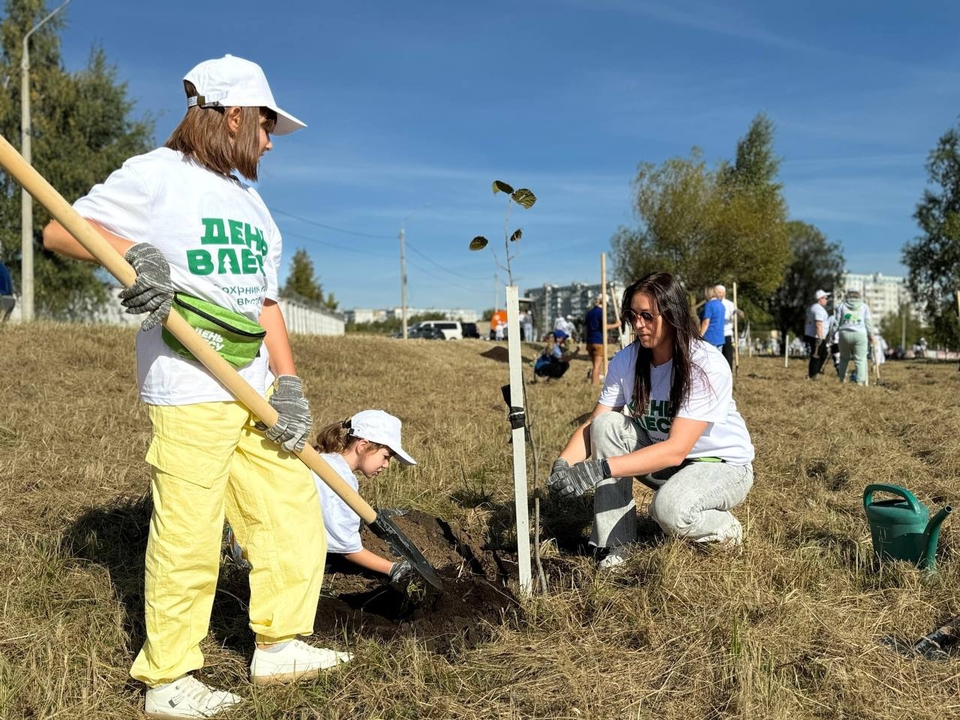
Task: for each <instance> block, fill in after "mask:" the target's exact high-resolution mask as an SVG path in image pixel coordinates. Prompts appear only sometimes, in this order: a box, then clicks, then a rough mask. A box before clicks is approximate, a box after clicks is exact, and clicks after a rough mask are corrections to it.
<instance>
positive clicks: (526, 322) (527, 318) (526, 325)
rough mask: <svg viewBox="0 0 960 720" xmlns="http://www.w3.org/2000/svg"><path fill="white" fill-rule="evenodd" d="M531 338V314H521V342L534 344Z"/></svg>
mask: <svg viewBox="0 0 960 720" xmlns="http://www.w3.org/2000/svg"><path fill="white" fill-rule="evenodd" d="M535 339H536V338H534V337H533V313H532V312H525V313H524V314H523V340H524V342H534V340H535Z"/></svg>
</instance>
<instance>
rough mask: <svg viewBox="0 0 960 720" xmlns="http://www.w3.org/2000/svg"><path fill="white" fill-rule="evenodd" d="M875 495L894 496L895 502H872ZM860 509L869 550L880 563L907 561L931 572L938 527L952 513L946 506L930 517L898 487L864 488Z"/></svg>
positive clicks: (934, 563)
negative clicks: (867, 530) (870, 539)
mask: <svg viewBox="0 0 960 720" xmlns="http://www.w3.org/2000/svg"><path fill="white" fill-rule="evenodd" d="M875 492H885V493H890V494H892V495H897V496H899V497H897V498H896V499H895V500H881V501H879V502H873V494H874V493H875ZM863 509H864V510H865V511H866V513H867V522H869V523H870V534H871V535H872V536H873V550H874V552H875V553H876V554H877V555H878V556H879V557H880V559H881V560H907V561H909V562H911V563H913V564H914V565H916V566H918V567H921V568H926V569H927V570H931V571H932V570H935V569H936V567H937V539H938V538H939V537H940V524H941V523H942V522H943V521H944V520H946V519H947V515H949V514H950V513H952V512H953V508H952V507H950V506H949V505H946V506H944V507H943V508H942V509H941V510H940V512H938V513H937V514H936V515H934V516H933V519H932V520H929V521H928V519H929V518H930V511H929V510H927V508H926V506H925V505H924V504H923V503H921V502H919V501H918V500H917V499H916V498H915V497H914V496H913V493H911V492H910V491H909V490H907V489H906V488H902V487H900V486H898V485H883V484H876V485H867V487H866V489H865V490H864V491H863Z"/></svg>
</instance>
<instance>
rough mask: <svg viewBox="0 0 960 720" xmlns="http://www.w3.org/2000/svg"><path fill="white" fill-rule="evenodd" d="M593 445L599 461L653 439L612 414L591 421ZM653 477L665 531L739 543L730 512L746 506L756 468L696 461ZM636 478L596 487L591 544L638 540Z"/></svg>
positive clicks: (653, 513)
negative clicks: (635, 499)
mask: <svg viewBox="0 0 960 720" xmlns="http://www.w3.org/2000/svg"><path fill="white" fill-rule="evenodd" d="M590 443H591V446H592V448H593V457H595V458H598V459H599V458H605V457H616V456H618V455H626V454H627V453H631V452H633V451H634V450H638V449H640V448H642V447H646V446H648V445H652V444H653V441H652V440H651V439H650V436H649V435H647V432H646V430H643V429H642V428H641V427H640V426H639V425H638V424H637V422H636V421H635V420H634V419H633V418H630V417H627V416H626V415H624V414H623V413H619V412H608V413H603V414H602V415H598V416H597V417H596V418H594V420H593V422H592V423H591V426H590ZM648 478H649V479H650V480H652V481H653V482H654V483H655V484H658V485H659V486H660V489H659V490H657V491H656V493H655V494H654V496H653V502H652V503H651V505H650V517H652V518H653V519H654V520H655V521H656V522H657V524H658V525H659V526H660V527H661V528H662V529H663V531H664V532H666V533H667V534H669V535H676V536H678V537H684V538H689V539H690V540H694V541H696V542H713V541H730V542H733V543H739V542H740V540H741V538H742V536H743V529H742V528H741V526H740V521H739V520H737V519H736V518H735V517H734V516H733V514H732V513H731V512H730V510H731V508H734V507H736V506H737V505H739V504H740V503H741V502H743V499H744V498H745V497H746V496H747V492H748V491H749V490H750V487H751V486H752V485H753V466H752V465H730V464H728V463H717V462H695V463H690V464H689V465H686V466H682V467H680V468H667V469H665V470H661V471H658V472H656V473H654V474H652V475H650V476H648ZM633 480H634V478H632V477H625V478H610V479H609V480H603V481H601V482H600V484H599V485H597V488H596V494H595V495H594V499H593V514H594V521H593V534H592V535H591V536H590V544H591V545H596V546H597V547H616V546H618V545H626V544H628V543H633V542H636V540H637V510H636V505H635V504H634V501H633Z"/></svg>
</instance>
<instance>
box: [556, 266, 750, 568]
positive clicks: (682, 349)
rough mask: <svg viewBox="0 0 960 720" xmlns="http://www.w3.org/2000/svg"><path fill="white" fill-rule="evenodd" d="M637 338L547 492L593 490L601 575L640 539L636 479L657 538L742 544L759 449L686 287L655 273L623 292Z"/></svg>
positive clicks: (615, 366)
mask: <svg viewBox="0 0 960 720" xmlns="http://www.w3.org/2000/svg"><path fill="white" fill-rule="evenodd" d="M621 317H623V318H624V320H625V321H626V322H628V323H630V324H631V325H632V326H633V330H634V334H635V336H636V340H634V341H633V342H632V343H631V344H630V345H628V346H627V347H626V348H624V349H623V350H621V351H620V352H618V353H617V354H616V355H615V356H614V358H613V360H612V361H611V362H610V368H609V372H608V373H607V377H606V380H605V382H604V386H603V390H601V392H600V398H599V400H598V401H597V406H596V408H594V410H593V413H592V414H591V415H590V419H589V420H588V421H587V422H586V423H584V424H583V425H581V426H580V427H578V428H577V429H576V431H574V433H573V435H572V436H571V437H570V440H569V441H568V442H567V444H566V446H565V447H564V448H563V451H562V452H561V453H560V457H559V458H558V459H557V460H556V462H554V464H553V468H552V471H551V474H550V477H549V478H548V480H547V485H548V486H549V487H550V489H551V491H552V492H553V493H554V494H556V495H558V496H559V497H560V498H565V497H569V496H579V495H583V494H584V493H586V492H588V491H590V490H594V491H595V493H594V500H593V512H594V525H593V533H592V535H591V536H590V544H591V545H593V546H594V547H595V548H596V549H597V552H598V555H602V554H603V553H606V554H605V556H604V557H602V558H601V559H600V562H599V567H600V568H601V569H614V568H616V567H618V566H619V565H621V564H622V563H623V562H624V561H625V555H626V554H627V553H628V552H629V546H630V545H631V544H632V543H635V542H636V540H637V514H636V505H635V503H634V494H633V481H634V479H635V478H636V479H638V480H640V481H641V482H643V483H644V484H645V485H648V486H649V487H652V488H657V489H656V491H655V495H654V497H653V501H652V502H651V505H650V517H652V518H653V519H654V520H655V521H656V522H657V524H658V525H659V526H660V527H661V529H663V531H664V532H666V533H668V534H670V535H674V536H677V537H681V538H686V539H689V540H692V541H694V542H698V543H707V542H719V543H726V544H730V545H738V544H740V542H741V540H742V536H743V528H742V527H741V525H740V522H739V520H737V518H736V517H735V516H734V515H733V513H732V512H731V510H732V509H733V508H734V507H736V506H737V505H739V504H740V503H741V502H743V500H744V499H745V498H746V496H747V493H748V492H749V490H750V487H751V486H752V485H753V466H752V463H753V458H754V449H753V444H752V443H751V441H750V433H749V432H748V431H747V427H746V425H745V424H744V422H743V418H742V417H741V416H740V414H739V413H738V412H737V405H736V402H735V401H734V399H733V395H732V392H733V374H732V373H731V371H730V367H729V366H728V365H727V363H726V362H725V361H724V359H723V356H722V355H721V354H720V351H719V350H717V349H716V348H715V347H713V346H711V345H710V344H709V343H707V342H705V341H704V340H703V339H702V338H701V337H700V336H699V333H698V332H697V324H696V316H695V315H694V314H693V313H692V312H691V310H690V307H689V305H688V302H687V294H686V291H685V290H684V288H683V285H681V284H680V282H679V281H678V280H677V279H676V278H674V277H673V276H672V275H671V274H669V273H665V272H659V273H651V274H650V275H647V276H646V277H644V278H641V279H640V280H638V281H636V282H635V283H633V284H632V285H630V287H628V288H627V289H626V291H625V292H624V294H623V311H622V313H621Z"/></svg>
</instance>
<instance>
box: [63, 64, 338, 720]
mask: <svg viewBox="0 0 960 720" xmlns="http://www.w3.org/2000/svg"><path fill="white" fill-rule="evenodd" d="M183 85H184V89H185V91H186V95H187V103H186V104H187V112H186V115H185V116H184V118H183V119H182V120H181V121H180V124H179V125H178V126H177V127H176V129H174V131H173V134H172V135H171V136H170V138H169V139H168V140H167V142H166V145H165V146H164V147H162V148H159V149H157V150H154V151H152V152H150V153H147V154H145V155H140V156H137V157H134V158H131V159H129V160H128V161H127V162H126V163H124V165H123V167H121V168H120V169H119V170H117V171H116V172H114V173H113V174H112V175H110V177H109V178H107V180H106V181H105V182H104V183H103V184H100V185H97V186H95V187H94V188H93V189H92V190H91V191H90V193H89V194H88V195H87V196H86V197H83V198H81V199H80V200H78V201H77V203H76V204H75V208H76V209H77V210H78V211H79V212H80V214H81V215H83V216H84V217H86V218H88V219H90V220H91V221H92V222H93V223H94V226H95V227H96V228H97V229H98V230H99V232H100V233H101V234H102V235H103V236H104V238H105V239H106V240H107V241H108V242H109V243H110V244H111V245H112V246H113V247H114V249H116V250H117V251H118V252H120V253H122V254H123V255H124V257H125V258H126V259H127V261H128V262H129V263H130V264H131V265H132V266H133V268H134V269H135V270H136V272H137V277H136V281H135V283H134V284H133V285H132V286H131V287H130V288H128V289H126V290H124V291H123V292H122V293H121V294H120V297H121V298H122V304H123V305H124V306H125V307H126V308H127V312H131V313H149V315H148V316H147V318H146V319H145V320H144V321H143V323H142V325H141V332H140V333H138V335H137V370H138V373H137V374H138V380H139V385H140V397H141V399H142V400H143V401H144V402H145V403H146V404H147V405H148V409H149V415H150V421H151V424H152V426H153V437H152V440H151V443H150V448H149V450H148V452H147V462H148V463H149V464H150V465H151V466H152V477H151V490H152V494H153V503H154V511H153V517H152V518H151V521H150V535H149V542H148V544H147V554H146V563H145V564H146V585H145V595H146V598H145V600H146V635H147V637H146V642H145V643H144V646H143V649H142V650H141V651H140V653H139V655H138V656H137V658H136V660H135V662H134V664H133V668H132V669H131V675H132V676H133V677H134V678H136V679H137V680H140V681H141V682H143V683H145V684H146V685H147V686H148V687H149V689H148V690H147V697H146V712H147V714H148V715H150V716H152V717H180V718H194V717H210V716H212V715H214V714H217V713H218V712H220V711H221V710H225V709H227V708H229V707H231V706H232V705H235V704H236V703H238V702H240V697H239V696H237V695H234V694H232V693H228V692H223V691H215V690H213V689H212V688H209V687H207V686H206V685H204V684H203V683H201V682H200V681H199V680H197V679H196V678H194V677H193V676H192V675H190V674H189V673H190V672H191V671H194V670H197V669H199V668H201V667H202V666H203V655H202V654H201V652H200V643H201V641H202V640H203V639H204V637H205V636H206V634H207V629H208V625H209V621H210V612H211V608H212V605H213V596H214V591H215V589H216V584H217V575H218V572H219V557H220V538H221V533H222V528H223V520H224V515H225V514H226V516H227V517H228V518H229V519H230V523H231V525H232V527H233V530H234V532H235V533H236V536H237V539H238V540H239V541H240V542H241V543H242V544H243V545H244V547H245V548H246V550H247V555H248V558H249V560H250V563H251V565H252V566H253V570H252V572H251V574H250V607H249V609H250V627H251V629H252V630H253V631H254V632H255V633H256V640H257V647H256V649H255V651H254V654H253V661H252V664H251V667H250V675H251V679H252V680H253V682H255V683H273V682H282V681H288V680H294V679H297V678H299V677H303V676H316V675H317V674H318V673H319V671H321V670H322V669H324V668H328V667H332V666H334V665H337V664H339V663H341V662H346V661H347V660H348V659H349V655H348V654H346V653H338V652H335V651H333V650H325V649H320V648H314V647H311V646H309V645H307V644H305V643H303V642H301V641H299V640H297V639H296V638H297V635H300V634H304V635H308V634H310V633H311V632H312V631H313V622H314V616H315V613H316V607H317V600H318V598H319V594H320V587H321V584H322V580H323V565H322V564H320V565H319V566H318V564H317V562H316V558H317V556H318V555H322V554H323V552H324V548H325V542H324V533H323V526H322V525H321V524H319V523H317V522H316V519H315V516H314V514H313V513H312V512H311V509H312V508H315V507H316V505H315V503H316V502H317V491H316V488H315V486H314V484H313V483H312V482H311V478H310V472H309V471H308V470H307V469H306V467H305V466H304V465H303V464H302V463H301V462H300V461H299V460H298V459H297V457H296V456H295V455H294V454H293V453H294V452H295V451H297V450H300V449H302V448H303V445H304V443H305V441H306V437H307V434H308V433H309V432H310V425H311V417H310V410H309V407H308V404H307V400H306V398H305V397H304V394H303V387H302V383H301V381H300V378H299V377H297V371H296V367H295V365H294V362H293V355H292V353H291V350H290V343H289V339H288V337H287V331H286V326H285V324H284V320H283V315H282V314H281V311H280V307H279V305H278V304H277V300H278V298H279V286H278V283H277V272H278V271H279V269H280V258H281V245H282V243H281V237H280V232H279V230H278V229H277V226H276V224H275V223H274V221H273V218H272V217H271V216H270V212H269V211H268V210H267V207H266V205H265V204H264V202H263V200H262V199H261V198H260V195H259V194H258V193H257V191H256V190H255V189H254V188H253V187H251V186H250V185H248V184H247V183H245V182H243V181H242V180H241V176H242V177H245V178H247V179H249V180H256V179H257V175H258V166H259V163H260V160H261V158H262V156H263V154H264V153H265V152H267V151H268V150H270V149H271V147H272V143H271V139H270V136H271V134H275V135H285V134H287V133H290V132H293V131H294V130H298V129H300V128H303V127H305V125H304V124H303V123H302V122H300V121H299V120H297V119H296V118H295V117H293V116H292V115H290V114H288V113H285V112H284V111H283V110H281V109H280V108H279V107H278V106H277V104H276V102H275V101H274V99H273V94H272V92H271V91H270V87H269V85H268V84H267V80H266V77H265V76H264V74H263V70H261V69H260V67H259V66H258V65H256V64H255V63H252V62H249V61H247V60H242V59H240V58H237V57H233V56H230V55H227V56H226V57H223V58H220V59H217V60H209V61H207V62H203V63H201V64H199V65H197V66H196V67H195V68H193V69H192V70H191V71H190V72H189V73H187V75H186V77H185V78H184V82H183ZM44 244H45V246H46V247H47V248H48V249H51V250H55V251H56V252H59V253H62V254H64V255H67V256H70V257H74V258H78V259H81V260H92V258H91V256H90V255H89V254H88V253H87V252H86V251H85V250H84V249H83V248H82V247H81V246H80V245H79V244H78V243H77V242H76V241H75V240H74V239H73V238H72V237H71V236H70V235H69V234H68V233H67V232H66V231H65V230H64V229H63V227H61V226H60V225H59V224H58V223H56V222H52V223H51V224H50V225H48V226H47V228H46V229H45V230H44ZM171 307H173V308H175V309H176V311H177V312H178V313H180V314H182V315H184V317H185V319H187V321H188V322H191V324H194V323H196V324H195V327H197V326H198V325H199V321H198V320H197V319H196V318H197V317H198V316H199V315H205V316H207V317H208V318H212V319H213V321H215V324H214V326H213V327H214V328H215V330H213V331H211V330H210V329H209V328H208V329H207V330H205V332H206V337H207V338H208V340H209V341H210V343H211V345H212V346H213V347H215V348H216V349H217V351H218V352H220V353H221V355H223V356H224V359H226V360H228V362H231V363H232V364H233V365H234V366H235V367H236V368H237V370H238V372H239V373H240V374H241V375H242V376H243V377H244V378H245V379H246V380H247V381H248V382H249V383H250V384H251V385H252V386H253V387H255V388H256V389H257V390H259V391H260V392H261V393H262V394H263V395H264V396H265V397H266V396H268V395H269V396H270V404H271V405H273V406H274V408H276V410H277V412H278V414H279V419H278V421H277V422H276V424H274V425H273V426H272V427H270V428H263V427H262V426H261V427H260V428H258V427H257V426H256V425H255V423H254V420H253V418H252V417H251V415H250V413H249V412H248V411H247V410H246V409H245V408H244V407H243V406H242V405H240V404H239V403H237V402H236V401H235V400H234V399H233V398H232V397H231V396H230V395H229V394H228V393H227V391H226V390H225V389H224V388H223V387H222V386H221V385H220V384H219V383H218V382H217V381H216V380H215V379H214V378H213V376H211V375H210V374H209V373H208V372H207V370H206V369H205V368H204V367H203V366H202V365H200V364H199V363H198V362H196V361H195V360H193V359H192V356H190V355H189V353H188V352H186V351H185V349H184V348H183V347H182V346H179V347H178V344H177V343H176V340H175V339H173V338H172V336H169V335H167V333H166V332H161V330H162V328H161V322H162V321H163V320H164V319H165V318H166V316H167V314H168V313H169V312H170V310H171ZM271 391H272V393H271ZM264 437H266V438H267V439H268V440H271V441H275V442H276V443H278V444H279V445H277V444H274V443H273V442H264ZM281 445H282V448H281Z"/></svg>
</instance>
